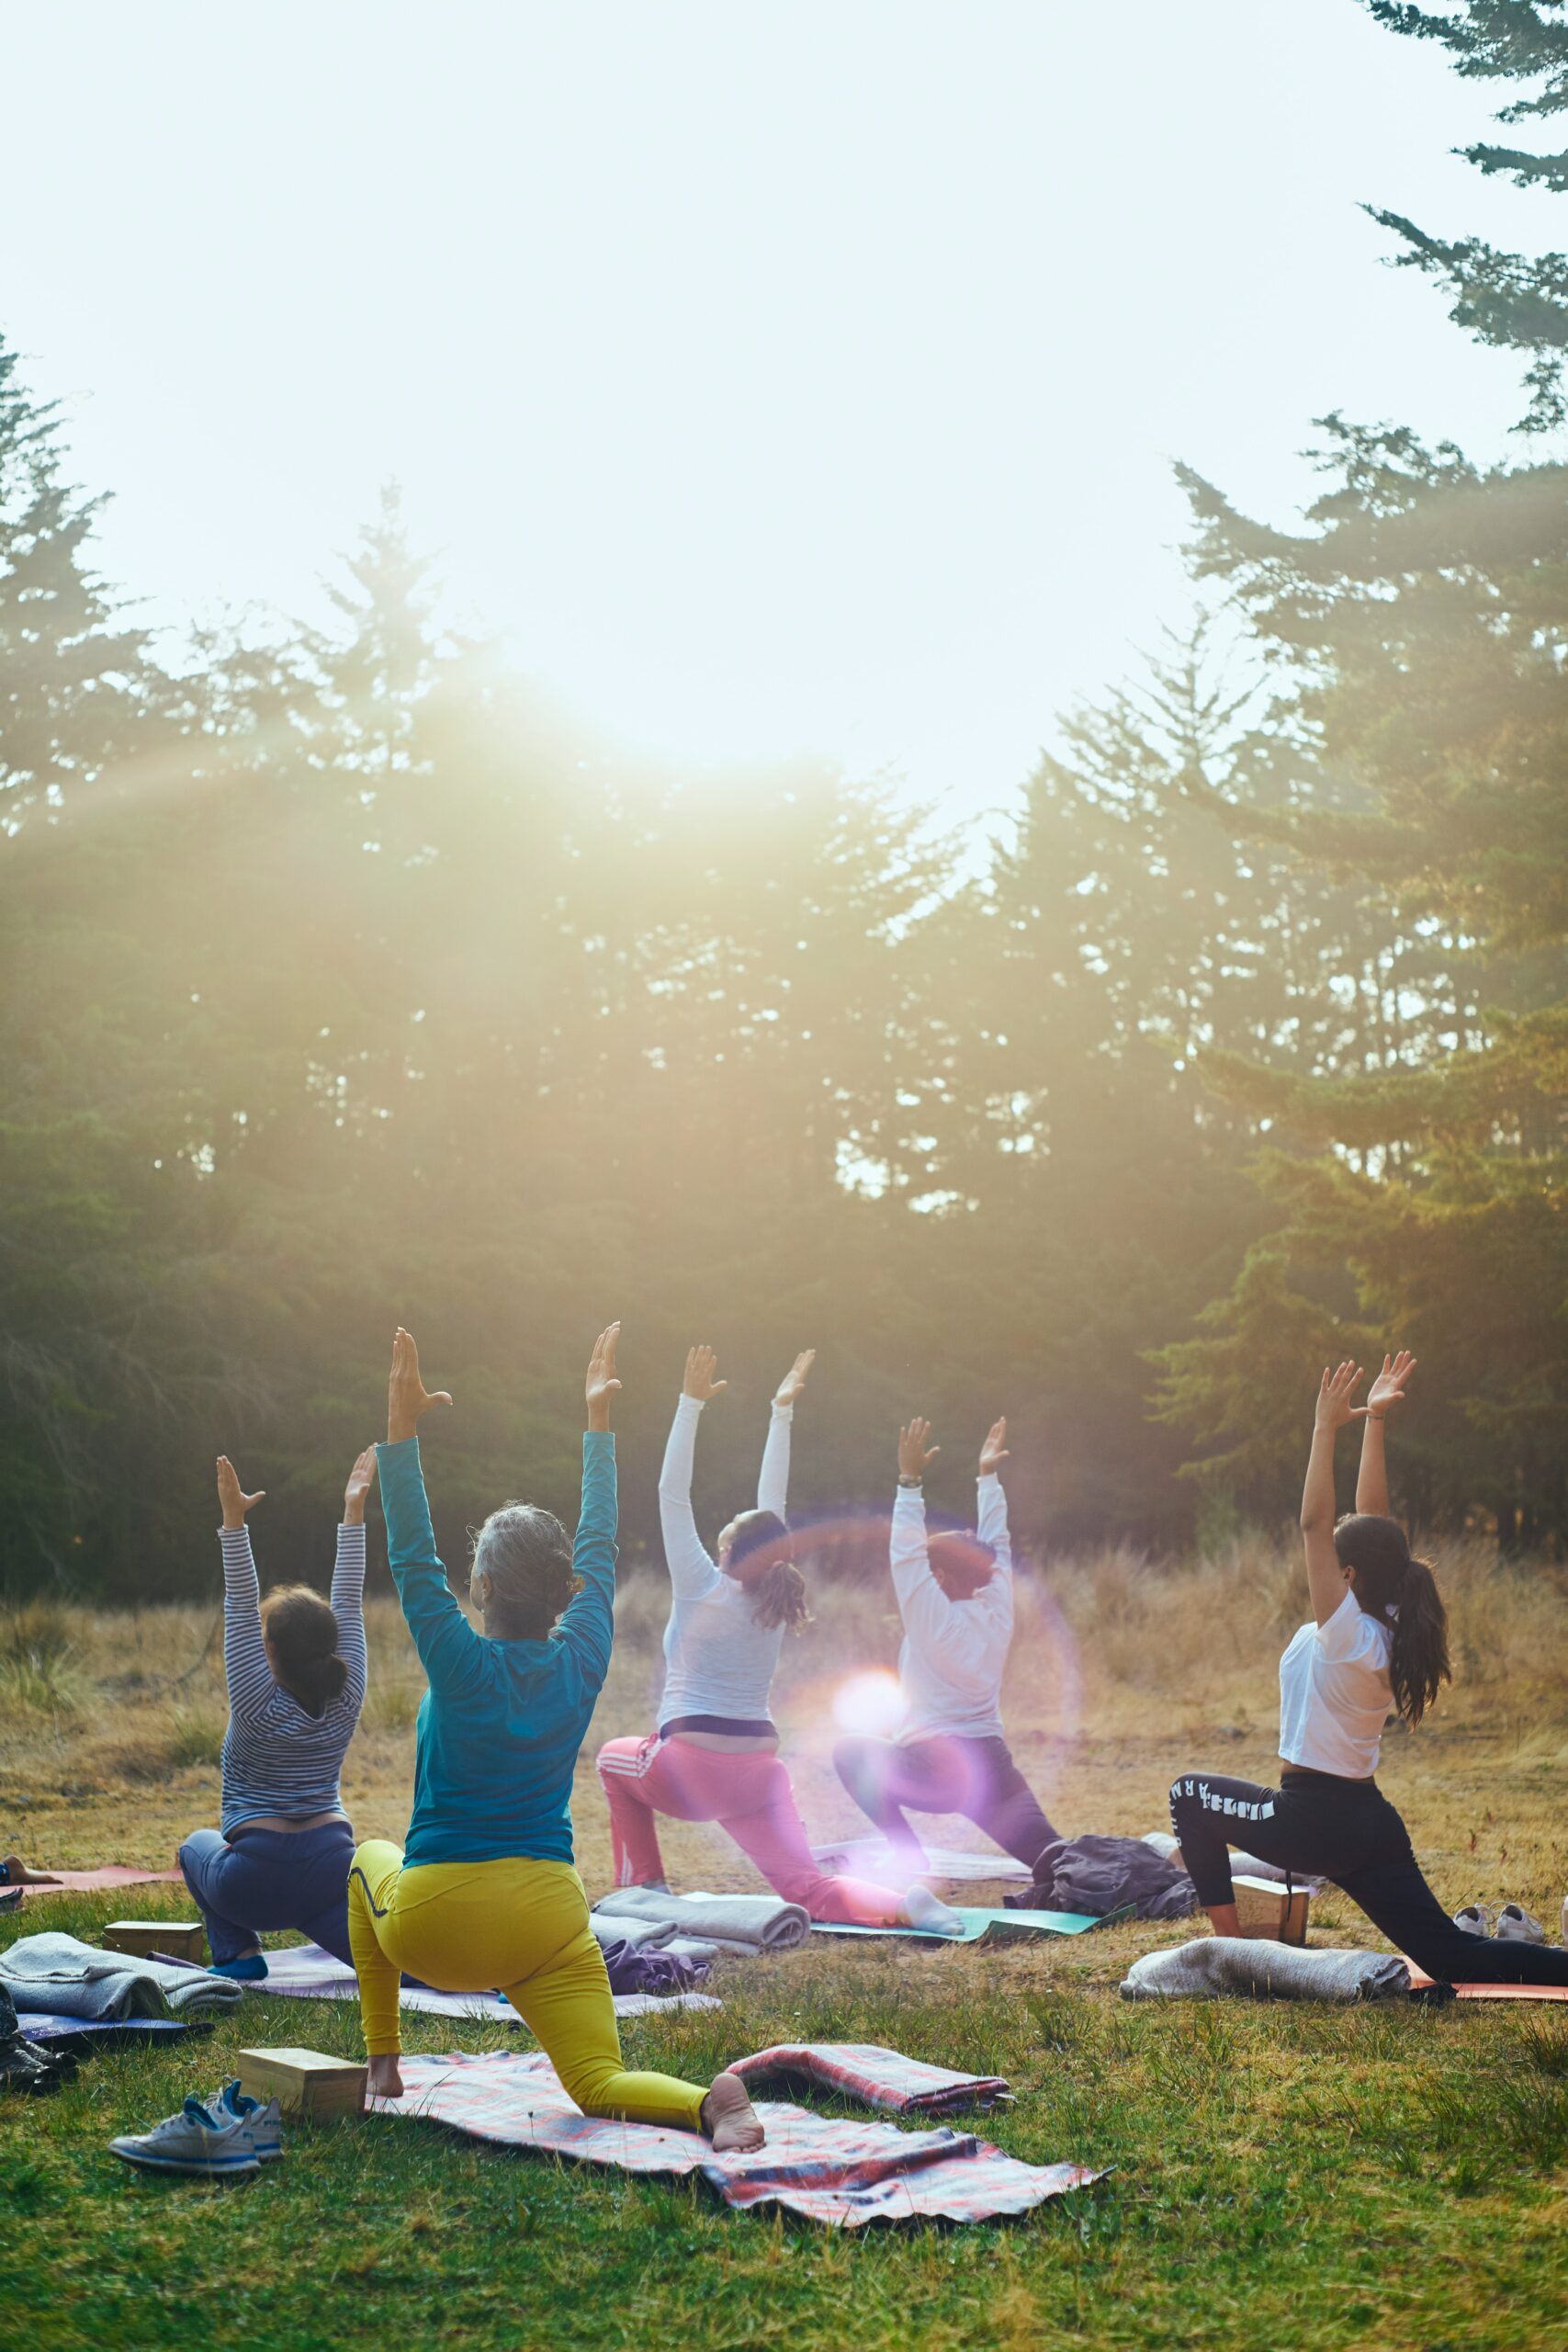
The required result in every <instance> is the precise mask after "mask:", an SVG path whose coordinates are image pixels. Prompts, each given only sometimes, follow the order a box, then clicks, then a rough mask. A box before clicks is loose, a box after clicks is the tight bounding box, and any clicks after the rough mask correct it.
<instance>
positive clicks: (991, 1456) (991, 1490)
mask: <svg viewBox="0 0 1568 2352" xmlns="http://www.w3.org/2000/svg"><path fill="white" fill-rule="evenodd" d="M1007 1459H1008V1425H1007V1416H1006V1415H1005V1414H1004V1415H1003V1416H1002V1418H1001V1419H1000V1420H999V1421H993V1422H992V1424H991V1426H990V1428H989V1430H987V1433H986V1442H985V1444H984V1445H983V1446H982V1447H981V1448H980V1469H979V1475H978V1476H977V1477H976V1482H975V1532H976V1535H978V1537H979V1539H980V1541H981V1543H982V1544H989V1545H990V1547H991V1549H992V1551H993V1552H994V1553H995V1554H996V1555H997V1574H998V1577H1010V1576H1011V1574H1012V1540H1011V1537H1010V1534H1009V1532H1008V1498H1007V1489H1006V1487H1004V1486H1003V1485H1002V1482H1001V1477H1000V1475H999V1474H1000V1471H1001V1466H1002V1464H1003V1463H1004V1462H1005V1461H1007Z"/></svg>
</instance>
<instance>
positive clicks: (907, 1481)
mask: <svg viewBox="0 0 1568 2352" xmlns="http://www.w3.org/2000/svg"><path fill="white" fill-rule="evenodd" d="M925 1483H926V1482H925V1480H924V1479H923V1478H906V1477H905V1476H904V1475H903V1473H902V1471H900V1472H899V1474H898V1484H899V1485H900V1486H901V1487H914V1489H915V1491H916V1492H917V1494H918V1493H919V1489H920V1488H921V1487H923V1486H924V1485H925Z"/></svg>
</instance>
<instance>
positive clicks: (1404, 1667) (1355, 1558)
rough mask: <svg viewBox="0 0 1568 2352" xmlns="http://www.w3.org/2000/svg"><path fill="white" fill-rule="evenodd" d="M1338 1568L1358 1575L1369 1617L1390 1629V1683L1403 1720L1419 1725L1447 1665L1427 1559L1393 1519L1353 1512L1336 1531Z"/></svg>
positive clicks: (1443, 1619)
mask: <svg viewBox="0 0 1568 2352" xmlns="http://www.w3.org/2000/svg"><path fill="white" fill-rule="evenodd" d="M1334 1548H1335V1550H1336V1551H1337V1553H1338V1555H1339V1565H1340V1566H1341V1567H1346V1568H1354V1569H1355V1571H1356V1585H1355V1592H1356V1599H1357V1600H1358V1601H1359V1603H1360V1605H1361V1607H1362V1608H1363V1609H1364V1610H1365V1611H1366V1612H1367V1615H1368V1616H1369V1617H1375V1618H1377V1619H1378V1621H1379V1623H1382V1624H1385V1625H1386V1626H1387V1627H1388V1631H1389V1637H1390V1647H1389V1660H1388V1679H1389V1683H1390V1685H1391V1687H1392V1689H1393V1703H1394V1708H1395V1711H1396V1713H1398V1714H1399V1715H1400V1717H1401V1719H1402V1720H1403V1721H1404V1722H1405V1723H1407V1724H1410V1725H1411V1726H1412V1728H1414V1726H1415V1725H1416V1724H1418V1723H1419V1722H1420V1720H1421V1718H1422V1716H1423V1715H1424V1714H1425V1713H1426V1712H1427V1708H1428V1707H1429V1706H1430V1705H1431V1703H1432V1702H1433V1700H1434V1699H1435V1698H1436V1697H1437V1695H1438V1690H1439V1688H1440V1687H1441V1685H1442V1684H1443V1683H1445V1682H1451V1681H1452V1680H1453V1671H1452V1668H1450V1663H1449V1612H1448V1611H1447V1610H1446V1609H1445V1608H1444V1607H1443V1597H1442V1595H1441V1593H1440V1592H1439V1591H1438V1579H1437V1577H1435V1576H1434V1575H1433V1574H1432V1571H1431V1569H1430V1568H1429V1567H1428V1566H1427V1563H1426V1561H1425V1560H1417V1559H1416V1558H1414V1557H1413V1556H1412V1554H1411V1550H1410V1544H1409V1540H1408V1538H1407V1537H1406V1535H1405V1532H1404V1528H1403V1527H1401V1526H1400V1524H1399V1521H1397V1520H1396V1519H1382V1518H1380V1517H1378V1516H1376V1515H1375V1514H1374V1513H1372V1512H1371V1511H1355V1512H1353V1513H1352V1514H1351V1515H1350V1516H1349V1517H1348V1518H1347V1519H1342V1520H1341V1521H1340V1522H1339V1524H1338V1526H1337V1528H1336V1529H1335V1531H1334Z"/></svg>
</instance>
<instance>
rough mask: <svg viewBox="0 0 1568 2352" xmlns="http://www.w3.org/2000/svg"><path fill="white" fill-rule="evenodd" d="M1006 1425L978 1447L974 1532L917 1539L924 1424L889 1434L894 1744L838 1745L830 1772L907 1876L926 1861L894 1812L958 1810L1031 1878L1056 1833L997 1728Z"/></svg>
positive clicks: (1007, 1604)
mask: <svg viewBox="0 0 1568 2352" xmlns="http://www.w3.org/2000/svg"><path fill="white" fill-rule="evenodd" d="M1007 1432H1008V1425H1007V1422H1006V1421H1005V1420H1000V1421H998V1422H997V1423H996V1424H995V1426H994V1427H993V1428H992V1429H991V1430H990V1431H989V1433H988V1435H987V1439H986V1442H985V1444H984V1445H983V1446H982V1448H981V1449H980V1468H979V1477H978V1480H977V1483H976V1532H975V1534H974V1535H973V1536H964V1535H952V1534H939V1535H936V1536H928V1534H927V1532H926V1505H925V1495H924V1491H923V1483H924V1478H925V1468H926V1464H927V1463H928V1462H930V1461H931V1459H932V1457H933V1456H934V1455H935V1454H936V1453H937V1452H938V1451H939V1449H938V1448H937V1447H936V1446H931V1448H930V1449H929V1450H928V1448H927V1445H926V1440H927V1438H928V1437H929V1436H930V1435H931V1423H930V1422H929V1421H922V1420H919V1419H917V1420H913V1421H911V1422H910V1423H909V1425H908V1428H907V1429H904V1430H900V1431H899V1432H898V1492H897V1497H896V1498H895V1501H894V1505H893V1529H892V1537H891V1542H890V1544H889V1556H890V1563H891V1566H892V1570H893V1589H894V1590H895V1592H896V1593H897V1596H898V1611H899V1614H900V1616H901V1617H902V1618H903V1621H904V1645H903V1648H902V1650H901V1651H900V1652H899V1657H898V1679H899V1681H900V1683H901V1684H902V1686H903V1692H904V1699H905V1703H906V1710H907V1712H906V1714H905V1718H904V1722H903V1725H902V1727H901V1729H900V1731H899V1734H898V1736H897V1739H896V1740H890V1739H842V1740H840V1742H839V1745H838V1746H837V1747H835V1749H834V1750H833V1764H834V1769H835V1770H836V1771H837V1772H838V1775H839V1778H840V1781H842V1782H843V1784H844V1786H845V1788H846V1789H847V1790H848V1791H849V1792H850V1794H851V1796H852V1797H853V1799H854V1801H855V1803H856V1804H858V1805H859V1806H860V1808H861V1810H862V1812H863V1813H865V1814H868V1815H870V1817H871V1819H872V1820H873V1821H874V1823H875V1824H876V1826H877V1827H878V1828H879V1829H880V1830H881V1831H882V1832H883V1833H884V1835H885V1836H886V1839H887V1842H888V1844H889V1846H890V1847H891V1848H892V1849H893V1851H894V1852H895V1853H896V1854H897V1856H898V1858H899V1860H900V1862H901V1863H902V1864H903V1865H904V1866H905V1867H906V1868H908V1869H910V1870H919V1869H921V1868H922V1867H923V1866H924V1863H925V1859H926V1857H925V1854H924V1851H923V1849H922V1848H921V1846H920V1842H919V1838H917V1837H916V1835H915V1833H914V1831H913V1829H912V1828H911V1827H910V1826H909V1823H908V1820H907V1818H906V1817H905V1810H904V1809H905V1807H906V1806H908V1807H910V1808H912V1809H913V1810H914V1811H915V1812H916V1813H957V1814H962V1815H964V1818H965V1819H966V1820H969V1821H973V1822H974V1823H975V1824H976V1827H977V1828H980V1829H983V1830H984V1831H985V1832H986V1835H987V1837H988V1838H995V1839H996V1842H997V1844H998V1846H1000V1847H1001V1848H1002V1849H1003V1851H1004V1852H1006V1853H1009V1854H1011V1855H1012V1856H1013V1857H1014V1859H1015V1860H1018V1861H1021V1862H1024V1863H1026V1864H1027V1865H1028V1866H1029V1868H1030V1869H1031V1870H1032V1869H1033V1867H1034V1864H1035V1863H1036V1862H1037V1861H1038V1860H1039V1859H1040V1856H1041V1855H1042V1854H1043V1851H1044V1850H1045V1849H1046V1847H1047V1846H1051V1845H1055V1842H1056V1832H1055V1829H1053V1827H1052V1826H1051V1824H1050V1822H1049V1821H1048V1820H1047V1819H1046V1817H1045V1815H1044V1814H1043V1812H1042V1810H1041V1808H1040V1805H1039V1804H1038V1802H1037V1800H1036V1798H1035V1796H1034V1793H1033V1792H1032V1790H1031V1788H1030V1786H1029V1783H1028V1782H1027V1781H1025V1779H1024V1777H1023V1775H1022V1773H1021V1771H1020V1770H1019V1769H1018V1766H1017V1765H1016V1764H1015V1763H1014V1762H1013V1759H1012V1752H1011V1750H1010V1748H1009V1747H1008V1744H1007V1739H1006V1736H1005V1735H1004V1733H1003V1730H1002V1717H1001V1688H1002V1673H1003V1670H1004V1668H1006V1665H1007V1659H1008V1650H1009V1648H1010V1645H1011V1642H1012V1613H1013V1591H1012V1546H1011V1544H1010V1539H1009V1535H1008V1505H1007V1496H1006V1494H1005V1492H1004V1491H1003V1487H1002V1482H1001V1478H1000V1476H998V1473H999V1471H1000V1469H1001V1465H1002V1464H1003V1463H1004V1462H1005V1461H1006V1460H1007V1458H1008V1454H1007Z"/></svg>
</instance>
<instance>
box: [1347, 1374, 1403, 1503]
mask: <svg viewBox="0 0 1568 2352" xmlns="http://www.w3.org/2000/svg"><path fill="white" fill-rule="evenodd" d="M1415 1369H1416V1359H1415V1357H1414V1356H1413V1355H1411V1354H1410V1352H1409V1351H1408V1350H1407V1349H1404V1348H1401V1349H1400V1351H1399V1353H1398V1354H1397V1355H1393V1356H1384V1358H1383V1360H1382V1371H1381V1372H1380V1373H1379V1374H1378V1376H1377V1378H1376V1379H1375V1380H1374V1381H1373V1383H1372V1385H1371V1387H1370V1388H1369V1389H1368V1391H1367V1410H1366V1417H1365V1419H1363V1421H1362V1423H1361V1466H1360V1468H1359V1471H1358V1472H1357V1474H1356V1509H1357V1510H1364V1511H1371V1513H1372V1514H1373V1516H1374V1517H1376V1518H1378V1519H1388V1518H1390V1517H1392V1513H1391V1511H1390V1510H1389V1502H1388V1461H1387V1457H1386V1456H1385V1454H1384V1452H1383V1426H1382V1425H1383V1421H1384V1419H1385V1418H1386V1417H1387V1414H1388V1410H1389V1408H1390V1407H1391V1406H1393V1405H1402V1404H1403V1403H1404V1391H1405V1388H1406V1385H1408V1383H1409V1379H1410V1375H1411V1374H1412V1373H1413V1372H1414V1371H1415Z"/></svg>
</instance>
